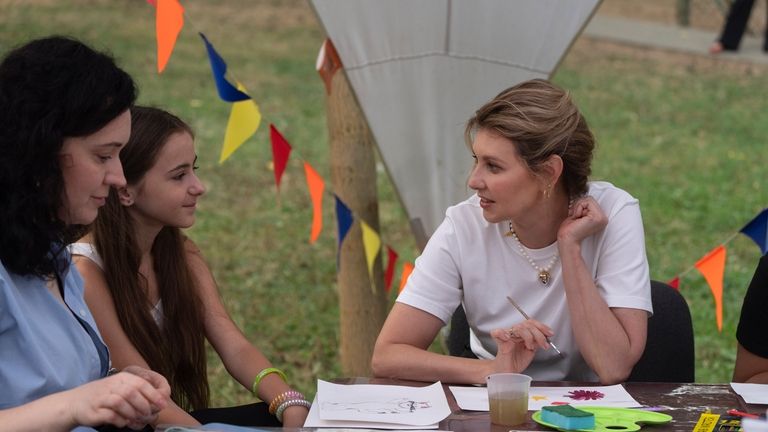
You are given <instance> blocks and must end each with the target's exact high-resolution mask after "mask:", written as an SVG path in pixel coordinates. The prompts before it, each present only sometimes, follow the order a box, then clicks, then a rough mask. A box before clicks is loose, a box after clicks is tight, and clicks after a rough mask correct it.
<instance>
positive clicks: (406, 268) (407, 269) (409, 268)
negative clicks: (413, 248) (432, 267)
mask: <svg viewBox="0 0 768 432" xmlns="http://www.w3.org/2000/svg"><path fill="white" fill-rule="evenodd" d="M411 272H413V264H411V263H409V262H405V263H403V273H402V274H401V276H400V288H399V289H398V290H397V292H398V293H401V292H403V288H405V283H406V282H408V276H410V275H411Z"/></svg>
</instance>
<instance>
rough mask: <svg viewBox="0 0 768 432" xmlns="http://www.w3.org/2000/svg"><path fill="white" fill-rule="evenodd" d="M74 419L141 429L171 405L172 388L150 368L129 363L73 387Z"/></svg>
mask: <svg viewBox="0 0 768 432" xmlns="http://www.w3.org/2000/svg"><path fill="white" fill-rule="evenodd" d="M72 392H73V393H74V394H73V395H72V396H73V397H72V398H71V400H72V404H71V406H70V407H71V416H72V422H73V423H74V424H76V425H87V426H100V425H102V424H111V425H115V426H118V427H126V426H127V427H129V428H131V429H137V430H138V429H142V428H143V427H144V426H145V425H147V424H150V423H152V422H153V421H154V420H155V419H156V417H157V413H158V412H159V411H160V410H162V409H163V408H165V407H166V406H167V405H168V401H169V397H170V394H171V388H170V387H169V385H168V382H167V381H166V379H165V378H164V377H163V376H162V375H160V374H158V373H156V372H153V371H151V370H147V369H144V368H140V367H137V366H129V367H127V368H125V369H124V370H123V372H120V373H118V374H116V375H112V376H109V377H107V378H103V379H100V380H96V381H93V382H90V383H88V384H85V385H82V386H80V387H77V388H75V389H74V390H72Z"/></svg>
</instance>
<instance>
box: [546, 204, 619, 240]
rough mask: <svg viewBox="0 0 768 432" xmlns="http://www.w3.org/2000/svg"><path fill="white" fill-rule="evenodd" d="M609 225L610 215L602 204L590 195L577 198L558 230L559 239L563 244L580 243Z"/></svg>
mask: <svg viewBox="0 0 768 432" xmlns="http://www.w3.org/2000/svg"><path fill="white" fill-rule="evenodd" d="M606 225H608V217H607V216H606V215H605V213H604V212H603V209H602V208H600V205H599V204H598V203H597V201H595V199H594V198H592V197H590V196H585V197H581V198H579V199H577V200H576V201H574V202H573V204H572V205H571V208H570V209H568V217H566V218H565V220H564V221H563V223H562V224H560V228H559V229H558V231H557V241H558V243H560V244H561V246H562V245H563V244H579V243H581V241H582V240H584V239H585V238H587V237H589V236H591V235H592V234H595V233H596V232H598V231H600V230H601V229H603V228H605V226H606Z"/></svg>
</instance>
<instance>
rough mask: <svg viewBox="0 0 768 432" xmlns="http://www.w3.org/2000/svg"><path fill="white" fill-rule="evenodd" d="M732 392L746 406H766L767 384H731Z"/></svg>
mask: <svg viewBox="0 0 768 432" xmlns="http://www.w3.org/2000/svg"><path fill="white" fill-rule="evenodd" d="M731 388H732V389H733V391H735V392H736V393H738V394H739V396H741V397H742V398H744V402H746V403H748V404H768V384H745V383H734V382H732V383H731Z"/></svg>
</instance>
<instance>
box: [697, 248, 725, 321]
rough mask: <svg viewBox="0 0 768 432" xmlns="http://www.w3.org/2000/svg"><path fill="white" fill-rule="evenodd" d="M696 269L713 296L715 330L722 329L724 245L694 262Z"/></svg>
mask: <svg viewBox="0 0 768 432" xmlns="http://www.w3.org/2000/svg"><path fill="white" fill-rule="evenodd" d="M696 269H697V270H698V271H700V272H701V274H702V275H704V279H706V280H707V283H708V284H709V289H710V290H711V291H712V296H713V297H714V298H715V319H716V321H717V330H718V331H723V274H724V273H725V246H723V245H720V246H718V247H716V248H714V249H712V250H711V251H710V252H709V253H708V254H706V255H704V257H703V258H701V259H700V260H699V261H697V262H696Z"/></svg>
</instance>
